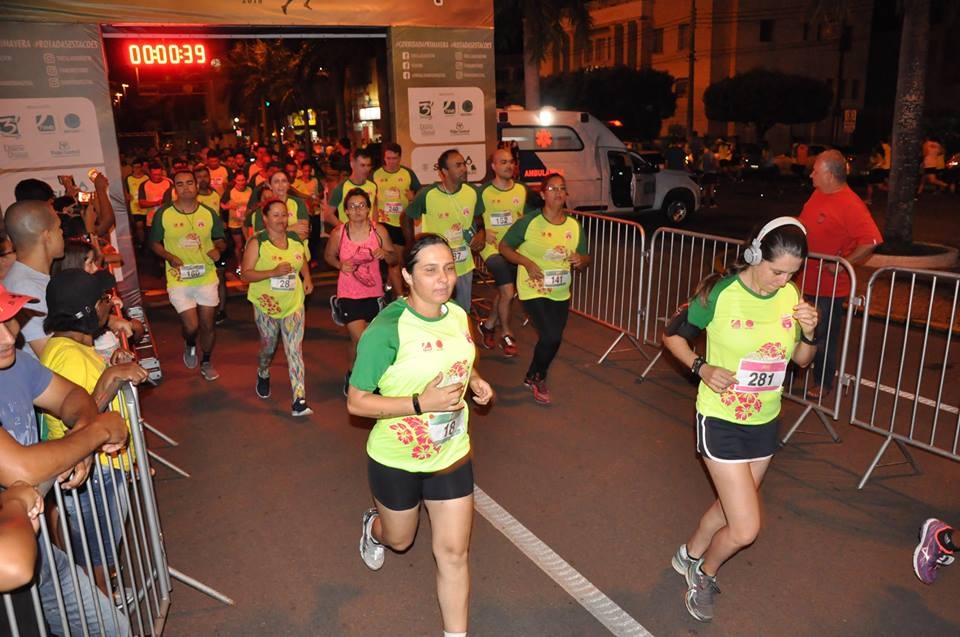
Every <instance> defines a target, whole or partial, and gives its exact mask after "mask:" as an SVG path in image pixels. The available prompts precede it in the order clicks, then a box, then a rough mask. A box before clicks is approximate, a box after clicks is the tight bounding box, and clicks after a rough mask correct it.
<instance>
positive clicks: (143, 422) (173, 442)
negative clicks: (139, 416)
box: [140, 420, 180, 447]
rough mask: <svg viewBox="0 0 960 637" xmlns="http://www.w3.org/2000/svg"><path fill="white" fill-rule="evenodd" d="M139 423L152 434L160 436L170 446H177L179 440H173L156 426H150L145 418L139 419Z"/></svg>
mask: <svg viewBox="0 0 960 637" xmlns="http://www.w3.org/2000/svg"><path fill="white" fill-rule="evenodd" d="M140 424H141V425H143V428H144V429H147V430H149V431H150V432H152V433H153V434H154V435H156V436H158V437H159V438H161V439H162V440H163V441H164V442H165V443H167V444H168V445H170V446H171V447H177V446H179V445H180V443H179V442H177V441H176V440H174V439H173V438H171V437H170V436H168V435H167V434H165V433H163V432H162V431H160V430H159V429H157V428H156V427H153V426H151V425H150V423H148V422H147V421H146V420H141V421H140Z"/></svg>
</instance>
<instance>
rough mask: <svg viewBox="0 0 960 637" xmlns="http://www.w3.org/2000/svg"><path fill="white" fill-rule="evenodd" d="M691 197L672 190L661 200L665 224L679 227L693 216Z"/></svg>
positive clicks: (688, 194) (686, 193)
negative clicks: (665, 219)
mask: <svg viewBox="0 0 960 637" xmlns="http://www.w3.org/2000/svg"><path fill="white" fill-rule="evenodd" d="M693 206H694V199H693V195H691V194H690V193H688V192H684V191H682V190H674V191H672V192H669V193H667V196H666V197H664V198H663V214H664V215H665V216H666V217H667V223H669V224H671V225H674V226H679V225H682V224H683V223H684V222H685V221H687V220H688V219H689V218H690V217H691V216H693Z"/></svg>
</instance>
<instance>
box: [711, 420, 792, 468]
mask: <svg viewBox="0 0 960 637" xmlns="http://www.w3.org/2000/svg"><path fill="white" fill-rule="evenodd" d="M779 430H780V418H774V419H773V420H771V421H770V422H768V423H765V424H762V425H741V424H737V423H733V422H729V421H726V420H721V419H720V418H713V417H711V416H704V415H703V414H701V413H700V412H697V453H699V454H700V455H701V456H703V457H704V458H709V459H710V460H716V461H717V462H750V461H752V460H763V459H765V458H769V457H771V456H772V455H773V454H774V453H775V452H776V451H777V450H778V449H779V448H780V439H779V435H778V434H779Z"/></svg>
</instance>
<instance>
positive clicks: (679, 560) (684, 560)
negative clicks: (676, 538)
mask: <svg viewBox="0 0 960 637" xmlns="http://www.w3.org/2000/svg"><path fill="white" fill-rule="evenodd" d="M694 562H696V560H694V559H691V558H690V555H689V554H688V553H687V545H686V544H681V545H680V548H678V549H677V552H676V553H674V554H673V559H672V560H670V564H671V565H673V570H675V571H676V572H678V573H680V574H681V575H684V576H686V574H687V571H688V570H689V569H690V565H691V564H693V563H694Z"/></svg>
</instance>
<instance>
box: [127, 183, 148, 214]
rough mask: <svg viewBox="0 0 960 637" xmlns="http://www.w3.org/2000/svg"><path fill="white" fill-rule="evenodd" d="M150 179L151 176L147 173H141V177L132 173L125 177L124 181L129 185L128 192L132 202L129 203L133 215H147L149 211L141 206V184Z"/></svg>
mask: <svg viewBox="0 0 960 637" xmlns="http://www.w3.org/2000/svg"><path fill="white" fill-rule="evenodd" d="M148 179H150V177H149V176H148V175H146V174H143V175H140V176H139V177H137V176H135V175H132V174H131V175H127V176H126V178H125V179H124V183H126V185H127V193H129V194H130V202H129V203H128V204H127V205H128V207H129V209H130V214H132V215H136V216H138V217H145V216H146V214H147V211H146V210H144V209H142V208H141V207H140V184H142V183H143V182H145V181H146V180H148Z"/></svg>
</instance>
